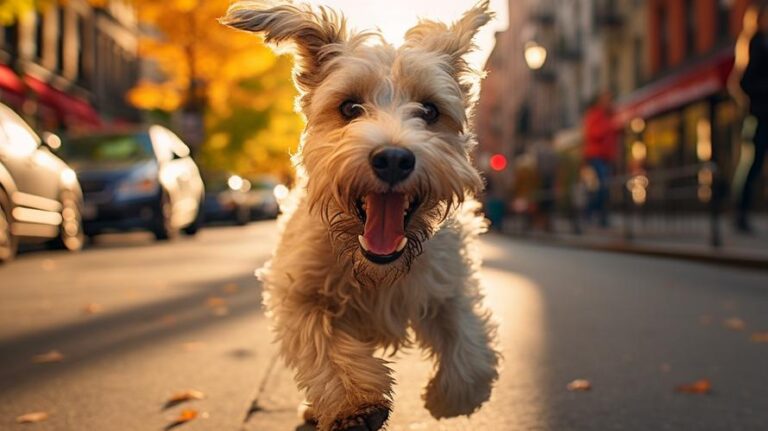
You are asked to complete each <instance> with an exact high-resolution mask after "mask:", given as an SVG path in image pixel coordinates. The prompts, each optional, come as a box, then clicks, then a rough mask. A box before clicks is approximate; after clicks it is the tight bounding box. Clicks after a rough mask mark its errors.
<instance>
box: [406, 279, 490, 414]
mask: <svg viewBox="0 0 768 431" xmlns="http://www.w3.org/2000/svg"><path fill="white" fill-rule="evenodd" d="M479 302H480V297H479V295H478V296H471V295H470V296H467V295H464V294H460V295H458V296H455V297H452V298H449V299H443V300H440V301H439V302H438V303H436V304H434V305H433V310H432V312H431V313H429V314H428V316H427V317H425V318H423V319H421V320H418V321H416V322H414V325H413V326H414V331H415V332H416V336H417V337H418V340H419V343H420V344H421V346H422V347H424V348H426V349H428V350H430V351H431V352H432V353H433V355H434V357H435V358H436V359H437V367H436V372H435V375H434V376H433V377H432V379H431V380H430V382H429V384H428V385H427V387H426V393H425V394H424V401H425V407H426V408H427V410H429V412H430V413H431V414H432V416H434V417H435V418H438V419H439V418H448V417H454V416H460V415H469V414H472V413H473V412H474V411H475V410H477V408H479V407H480V405H481V404H482V403H484V402H485V401H487V400H488V398H489V397H490V395H491V389H492V386H493V383H494V381H495V380H496V378H497V377H498V370H497V367H498V362H499V353H498V352H496V350H494V348H493V346H492V344H493V342H494V339H495V330H496V327H495V325H494V324H493V323H491V322H490V320H489V316H488V313H487V312H486V311H484V310H483V309H482V308H481V306H480V304H479Z"/></svg>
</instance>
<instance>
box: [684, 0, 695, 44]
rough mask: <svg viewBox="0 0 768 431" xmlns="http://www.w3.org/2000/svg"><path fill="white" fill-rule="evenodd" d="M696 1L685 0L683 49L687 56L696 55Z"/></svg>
mask: <svg viewBox="0 0 768 431" xmlns="http://www.w3.org/2000/svg"><path fill="white" fill-rule="evenodd" d="M697 15H698V14H697V9H696V1H694V0H685V49H686V53H687V55H688V56H689V57H693V56H694V55H696V51H697V47H696V35H697V34H698V25H697V21H698V16H697Z"/></svg>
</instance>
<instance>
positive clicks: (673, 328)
mask: <svg viewBox="0 0 768 431" xmlns="http://www.w3.org/2000/svg"><path fill="white" fill-rule="evenodd" d="M275 238H276V232H275V224H274V223H273V222H262V223H255V224H251V225H250V226H247V227H243V228H237V227H216V228H209V229H205V230H203V231H202V232H201V233H200V235H199V236H198V237H197V238H195V239H189V238H180V239H178V240H177V241H175V242H172V243H155V242H153V241H151V239H150V237H149V236H148V235H143V234H131V235H122V236H120V235H114V236H109V237H102V238H98V239H97V243H96V244H95V245H94V246H92V247H91V248H89V249H88V250H86V251H84V252H82V253H80V254H79V255H72V254H66V253H62V252H47V251H36V252H28V253H23V254H22V255H20V256H19V258H18V259H17V260H16V261H15V262H13V263H12V264H11V265H7V266H5V267H2V268H0V430H56V431H62V430H64V431H69V430H73V431H90V430H99V431H101V430H110V431H111V430H118V431H120V430H163V429H168V428H167V427H168V426H169V425H171V424H172V423H173V422H174V420H175V418H176V417H178V416H179V415H180V414H181V412H182V411H183V410H184V409H193V410H195V411H197V412H198V415H197V417H196V418H195V419H193V420H191V421H189V422H187V423H184V424H181V425H179V426H177V427H175V428H173V429H175V430H179V431H193V430H215V431H220V430H224V431H226V430H247V431H257V430H258V431H270V430H281V431H282V430H289V431H294V430H297V429H298V430H304V429H306V427H300V420H299V417H298V414H297V406H298V403H299V401H300V400H301V397H300V395H299V394H298V393H297V392H296V390H295V389H294V386H293V383H292V380H291V374H290V372H289V371H288V370H286V369H285V368H284V367H283V366H282V365H281V364H280V363H277V364H276V365H275V366H274V367H272V366H270V365H271V364H272V363H273V358H274V352H275V346H274V345H272V344H271V343H270V334H269V330H268V321H267V319H266V318H265V317H264V315H263V312H262V311H261V309H260V287H259V283H258V281H257V280H256V279H255V278H254V277H253V271H254V269H255V268H257V267H258V266H259V265H260V264H261V263H263V262H264V261H265V260H266V259H267V258H268V256H269V253H270V250H271V248H272V246H273V244H274V242H275ZM483 250H484V253H485V258H486V263H485V267H484V272H483V280H484V283H485V286H486V287H487V300H488V301H487V302H488V304H489V305H490V307H491V308H492V309H493V310H494V312H495V315H496V317H497V319H498V320H499V321H500V324H501V327H500V332H499V336H500V341H501V345H502V349H503V351H504V356H505V361H504V365H503V370H502V372H501V378H500V381H499V383H498V387H497V389H496V391H495V392H494V395H493V399H492V400H491V402H490V403H489V404H487V405H486V406H485V407H484V408H483V409H482V410H481V411H480V412H479V413H477V414H476V415H474V416H473V417H472V418H471V419H466V418H459V419H452V420H445V421H441V422H437V421H435V420H433V419H431V418H430V417H429V415H428V413H427V412H426V410H424V409H423V408H422V407H421V402H420V399H419V397H420V392H421V388H422V387H423V385H424V384H425V383H426V381H427V377H428V374H429V372H430V364H429V363H428V362H426V361H425V360H423V359H422V357H421V356H420V355H419V354H418V352H406V353H405V354H403V355H401V356H400V357H399V358H398V359H397V362H396V365H395V367H396V370H397V379H398V381H399V384H398V386H397V388H396V396H395V411H394V413H393V416H392V420H391V423H390V427H389V429H390V430H393V431H395V430H396V431H410V430H556V431H560V430H598V431H602V430H649V431H650V430H734V431H736V430H750V431H751V430H755V431H758V430H768V343H765V342H759V341H761V337H760V336H759V335H760V333H761V332H764V331H768V272H756V271H753V272H750V271H745V270H736V269H729V268H721V267H712V266H705V265H701V264H694V263H685V262H679V261H672V260H662V259H654V258H645V257H635V256H628V255H614V254H608V253H597V252H588V251H581V250H576V249H560V248H555V247H547V246H539V245H534V244H532V243H526V242H518V241H513V240H510V239H507V238H505V237H500V236H487V237H485V239H484V242H483ZM763 341H768V340H763ZM39 355H43V356H39ZM574 379H587V380H588V381H589V382H590V383H591V385H592V389H591V390H590V391H586V392H571V391H569V390H567V389H566V385H568V383H569V382H571V381H573V380H574ZM700 379H708V380H709V381H710V382H711V393H709V394H689V393H679V392H676V390H675V388H676V387H677V386H678V385H681V384H686V383H693V382H695V381H697V380H700ZM260 388H261V390H260ZM192 389H194V390H198V391H201V392H202V393H203V394H204V399H201V400H190V401H187V402H183V403H181V404H179V405H176V406H173V407H170V408H167V409H163V406H164V404H165V403H166V401H167V400H168V399H169V398H170V397H171V396H172V395H174V394H175V393H177V392H180V391H185V390H192ZM255 397H258V406H259V409H257V411H256V412H255V413H254V414H253V415H251V417H250V419H249V421H248V422H247V423H245V424H243V419H244V417H245V414H246V412H247V411H248V409H249V405H250V404H251V400H253V399H254V398H255ZM38 411H41V412H46V413H48V418H47V420H45V421H42V422H39V423H33V424H17V423H16V418H17V417H18V416H20V415H23V414H26V413H30V412H38Z"/></svg>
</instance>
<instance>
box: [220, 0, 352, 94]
mask: <svg viewBox="0 0 768 431" xmlns="http://www.w3.org/2000/svg"><path fill="white" fill-rule="evenodd" d="M219 22H221V23H222V24H224V25H227V26H230V27H233V28H236V29H239V30H245V31H250V32H254V33H263V34H264V40H265V41H266V42H267V43H269V44H272V45H282V44H283V43H287V44H288V45H289V47H290V48H291V50H292V53H293V54H294V57H295V58H296V70H295V77H296V83H297V84H298V85H299V87H300V89H301V90H302V91H304V92H308V91H310V90H312V88H313V87H315V86H316V85H318V84H319V83H320V81H322V80H323V78H324V76H323V65H324V64H325V63H326V62H328V61H329V60H330V59H332V58H334V57H335V56H336V55H338V54H340V53H341V52H342V51H343V48H344V43H345V42H346V41H347V40H348V34H347V28H346V21H345V19H344V16H343V15H341V14H338V13H336V12H335V11H333V10H332V9H328V8H324V7H320V8H313V7H312V6H310V5H308V4H303V3H299V4H294V3H293V2H291V1H276V0H239V1H237V2H235V3H233V4H232V5H231V6H230V7H229V10H228V11H227V15H226V16H224V17H223V18H221V19H220V20H219Z"/></svg>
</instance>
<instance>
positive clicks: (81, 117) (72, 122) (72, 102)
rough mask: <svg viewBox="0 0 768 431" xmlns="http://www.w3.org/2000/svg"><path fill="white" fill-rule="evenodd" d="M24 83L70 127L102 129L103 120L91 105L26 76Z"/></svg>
mask: <svg viewBox="0 0 768 431" xmlns="http://www.w3.org/2000/svg"><path fill="white" fill-rule="evenodd" d="M24 81H25V82H26V83H27V85H28V86H29V87H30V88H31V89H32V90H34V91H35V93H37V96H38V98H39V99H40V103H42V104H45V105H49V106H51V107H52V108H53V109H55V110H56V113H57V115H58V116H59V118H61V119H62V120H63V121H64V123H65V124H66V125H67V126H69V127H83V126H85V127H100V126H101V118H99V114H98V113H96V110H95V109H93V107H92V106H91V104H90V103H88V102H87V101H85V100H83V99H79V98H77V97H74V96H71V95H69V94H67V93H65V92H63V91H60V90H57V89H55V88H53V87H51V86H50V85H48V84H46V83H45V82H43V81H40V80H38V79H35V78H32V77H31V76H25V77H24Z"/></svg>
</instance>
